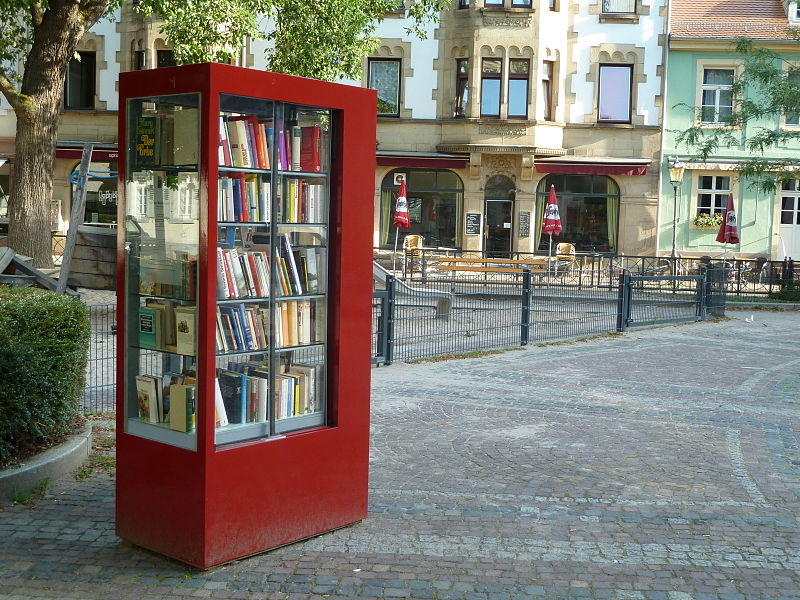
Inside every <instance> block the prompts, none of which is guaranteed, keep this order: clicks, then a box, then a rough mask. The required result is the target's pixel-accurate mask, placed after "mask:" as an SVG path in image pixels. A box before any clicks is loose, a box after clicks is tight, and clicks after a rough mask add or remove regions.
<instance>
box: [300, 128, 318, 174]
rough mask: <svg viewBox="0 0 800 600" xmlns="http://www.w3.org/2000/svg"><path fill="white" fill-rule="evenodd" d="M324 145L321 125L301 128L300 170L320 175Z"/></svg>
mask: <svg viewBox="0 0 800 600" xmlns="http://www.w3.org/2000/svg"><path fill="white" fill-rule="evenodd" d="M321 144H322V128H321V127H320V126H319V125H310V126H306V127H301V133H300V170H301V171H305V172H308V173H320V172H321V171H322V163H321V162H320V145H321Z"/></svg>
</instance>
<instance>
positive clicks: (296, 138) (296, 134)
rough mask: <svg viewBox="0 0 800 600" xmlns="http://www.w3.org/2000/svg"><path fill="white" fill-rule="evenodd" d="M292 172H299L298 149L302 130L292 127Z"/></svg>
mask: <svg viewBox="0 0 800 600" xmlns="http://www.w3.org/2000/svg"><path fill="white" fill-rule="evenodd" d="M291 134H292V171H299V170H300V147H301V142H302V129H300V127H297V126H294V127H292V131H291Z"/></svg>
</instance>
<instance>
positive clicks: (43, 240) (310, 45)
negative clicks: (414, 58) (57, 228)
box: [0, 0, 449, 267]
mask: <svg viewBox="0 0 800 600" xmlns="http://www.w3.org/2000/svg"><path fill="white" fill-rule="evenodd" d="M119 4H120V0H0V91H1V92H2V93H3V95H4V96H5V97H6V99H7V100H8V102H9V103H10V104H11V107H12V108H13V110H14V113H15V114H16V118H17V131H16V140H15V142H16V158H15V166H14V181H13V183H12V186H11V194H10V197H9V203H8V204H9V206H8V214H9V245H10V246H11V247H13V248H14V249H15V250H17V251H18V252H20V253H22V254H26V255H28V256H31V257H33V259H34V264H35V265H36V266H39V267H47V266H52V251H51V248H50V243H51V242H50V199H51V197H52V192H53V165H54V160H55V146H56V139H57V133H58V119H59V113H60V111H61V106H62V103H63V94H64V78H65V76H66V70H67V66H68V65H69V61H70V60H71V59H72V58H73V56H75V50H76V48H77V46H78V43H79V42H80V40H81V37H82V36H83V35H84V34H85V33H86V32H87V31H88V30H89V29H90V28H91V27H92V26H93V25H94V24H95V23H97V21H98V20H99V19H101V18H103V17H104V16H108V15H110V14H111V13H112V12H113V11H114V10H115V9H116V8H117V7H118V6H119ZM448 4H449V0H414V2H413V3H412V6H411V8H410V9H409V16H410V17H411V19H412V26H411V28H410V29H409V31H410V32H413V33H416V34H417V35H420V36H422V35H424V34H423V29H422V28H423V25H424V23H425V22H427V21H428V20H435V19H436V18H437V16H438V13H439V11H440V10H442V9H443V8H444V7H446V6H447V5H448ZM397 5H398V3H397V0H316V1H315V2H309V1H308V0H140V2H138V3H137V10H138V11H140V12H141V13H142V14H144V15H146V16H152V15H157V16H159V17H160V18H161V19H163V23H164V24H163V28H162V29H163V32H164V34H165V35H166V37H167V39H168V40H169V42H170V44H171V45H172V46H173V48H174V49H175V57H176V60H177V61H178V62H179V63H194V62H205V61H221V60H223V59H225V58H229V57H232V56H235V55H236V53H237V52H238V50H239V48H240V46H241V41H242V39H243V38H244V37H253V38H256V37H265V38H267V39H268V40H269V41H271V42H272V44H270V46H271V47H272V50H271V51H270V54H269V55H268V57H267V64H268V67H269V68H270V69H271V70H274V71H280V72H283V73H290V74H294V75H302V76H306V77H315V78H318V79H327V80H334V79H337V78H340V77H355V76H357V74H358V70H359V68H360V67H359V65H360V59H361V57H362V56H363V55H364V54H366V53H368V52H369V51H371V50H372V49H373V48H374V47H375V45H376V40H375V39H374V32H375V27H376V25H377V23H378V22H379V21H380V20H381V19H382V18H383V16H384V15H385V14H386V13H387V12H389V11H391V10H394V9H395V8H396V7H397ZM20 65H21V67H22V68H21V72H20V68H19V67H20Z"/></svg>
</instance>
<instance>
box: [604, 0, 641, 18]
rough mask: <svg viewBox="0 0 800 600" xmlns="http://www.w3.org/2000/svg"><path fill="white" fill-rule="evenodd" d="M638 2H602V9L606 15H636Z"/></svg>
mask: <svg viewBox="0 0 800 600" xmlns="http://www.w3.org/2000/svg"><path fill="white" fill-rule="evenodd" d="M636 2H637V0H600V9H601V12H602V13H603V14H604V15H635V14H636ZM623 4H624V5H626V6H623Z"/></svg>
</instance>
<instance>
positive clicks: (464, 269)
mask: <svg viewBox="0 0 800 600" xmlns="http://www.w3.org/2000/svg"><path fill="white" fill-rule="evenodd" d="M548 262H549V261H548V259H547V257H542V258H527V259H525V258H518V259H512V258H462V257H445V256H442V257H440V258H439V261H438V262H437V263H436V264H435V265H433V267H434V269H436V270H437V271H440V272H443V273H453V274H455V273H459V272H461V273H485V274H488V273H517V274H519V273H522V271H523V270H524V269H526V268H527V269H528V270H529V271H530V272H531V273H537V274H544V273H547V271H548V269H547V265H548ZM552 270H553V272H555V264H554V265H553V267H552Z"/></svg>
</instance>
